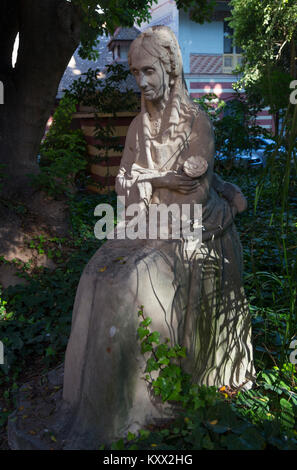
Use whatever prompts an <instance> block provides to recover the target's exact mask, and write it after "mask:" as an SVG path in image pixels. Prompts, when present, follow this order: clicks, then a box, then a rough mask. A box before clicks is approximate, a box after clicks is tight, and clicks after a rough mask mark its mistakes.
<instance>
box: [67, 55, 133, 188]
mask: <svg viewBox="0 0 297 470" xmlns="http://www.w3.org/2000/svg"><path fill="white" fill-rule="evenodd" d="M82 75H83V76H82V77H80V78H78V79H77V80H75V81H74V82H73V83H72V85H71V87H70V89H69V91H67V95H68V96H69V97H73V99H74V100H75V101H77V102H79V103H81V104H82V105H84V106H89V107H91V109H92V112H94V119H95V131H94V134H93V136H94V138H95V139H96V142H97V143H96V145H95V147H96V148H97V149H98V155H97V156H95V157H91V160H92V162H93V163H98V162H102V161H104V162H105V166H106V170H107V175H106V176H107V177H108V176H109V164H108V163H109V155H110V152H115V151H116V152H121V151H123V145H122V143H121V139H120V138H119V137H118V136H117V135H116V132H115V126H116V124H117V116H118V113H120V112H125V113H127V112H131V111H135V110H136V109H137V108H138V106H139V98H138V97H137V95H136V94H135V93H134V91H133V90H132V89H131V88H129V87H128V86H127V78H128V76H129V75H130V71H129V69H127V68H126V67H124V66H123V65H122V64H111V65H108V66H107V67H106V69H105V71H104V74H102V73H100V71H99V69H96V70H92V69H89V70H88V71H87V72H86V73H84V74H82ZM92 184H93V182H92Z"/></svg>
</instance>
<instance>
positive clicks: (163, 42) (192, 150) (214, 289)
mask: <svg viewBox="0 0 297 470" xmlns="http://www.w3.org/2000/svg"><path fill="white" fill-rule="evenodd" d="M129 64H130V68H131V71H132V73H133V75H134V77H135V79H136V81H137V84H138V85H139V87H140V89H141V112H140V114H139V115H138V116H137V117H136V118H135V119H134V120H133V121H132V123H131V125H130V127H129V130H128V135H127V138H126V144H125V149H124V153H123V157H122V161H121V165H120V170H119V173H118V176H117V179H116V191H117V193H118V195H119V196H125V202H126V205H127V206H128V205H130V204H132V203H133V204H136V205H138V207H139V208H140V210H141V211H142V213H144V214H147V211H148V208H149V207H150V206H152V205H153V204H156V205H160V204H166V206H167V207H168V206H169V205H171V204H177V205H178V206H179V207H182V205H183V204H187V205H190V207H192V206H194V204H201V205H202V225H203V227H202V243H200V245H199V247H198V248H196V249H194V250H192V251H189V252H187V251H186V250H185V249H184V243H185V240H184V239H183V238H182V237H180V238H175V239H170V240H164V239H162V238H160V237H159V238H157V239H153V240H152V239H150V238H149V237H146V238H143V239H135V240H131V239H124V240H121V239H114V240H108V241H107V242H106V243H104V244H103V246H102V247H101V248H100V249H99V250H98V251H97V253H96V254H95V255H94V256H93V258H92V259H91V260H90V262H89V263H88V265H87V266H86V268H85V270H84V272H83V274H82V277H81V280H80V283H79V287H78V290H77V294H76V300H75V306H74V312H73V319H72V330H71V336H70V340H69V343H68V347H67V352H66V360H65V375H64V389H63V399H64V402H65V405H67V406H68V408H69V410H70V411H69V421H68V424H67V426H68V437H67V440H66V448H67V446H68V448H76V449H84V448H98V446H99V445H100V444H102V443H110V442H112V441H114V440H116V439H117V438H119V437H121V436H123V435H125V434H126V433H127V432H128V431H131V432H135V431H137V430H138V429H139V428H143V427H144V426H145V425H147V424H149V423H156V422H160V421H161V422H162V421H164V420H166V419H169V418H171V417H172V416H173V414H174V410H173V408H172V407H171V406H169V405H164V404H162V403H161V402H160V400H159V399H158V398H156V397H154V396H153V394H152V392H151V390H150V387H149V386H148V385H147V383H146V382H145V380H144V379H143V377H144V372H145V359H144V357H143V355H142V354H141V352H140V345H139V342H138V341H137V333H136V331H137V328H138V326H139V325H138V323H139V319H138V317H137V311H138V310H139V306H140V305H143V306H144V311H145V313H146V315H147V316H149V317H151V318H152V325H151V326H152V330H154V331H159V332H160V333H161V338H163V339H165V338H169V339H170V341H171V343H172V344H174V343H179V344H181V345H183V346H186V348H187V358H186V359H185V360H184V364H183V367H184V369H185V370H186V371H188V372H190V373H191V374H192V377H193V381H194V382H196V383H198V384H206V385H215V386H217V387H220V386H223V385H229V386H231V387H237V386H240V385H243V386H246V387H249V386H250V385H251V379H252V377H253V374H254V368H253V354H252V346H251V339H250V334H251V331H250V318H249V309H248V304H247V300H246V298H245V294H244V290H243V287H242V283H241V276H242V253H241V245H240V241H239V237H238V234H237V232H236V228H235V225H234V216H235V214H236V213H237V212H240V211H242V210H244V209H245V207H246V202H245V199H244V197H243V195H242V193H241V192H240V189H239V188H237V187H236V186H235V185H232V184H230V183H226V182H224V181H223V180H222V179H220V178H219V177H218V176H217V175H215V174H214V172H213V164H214V136H213V130H212V125H211V122H210V120H209V119H208V117H207V115H206V114H205V113H204V112H203V111H202V110H200V109H199V108H198V107H197V106H196V105H195V104H194V103H193V102H192V101H191V99H190V97H189V95H188V92H187V90H186V86H185V82H184V79H183V70H182V59H181V53H180V49H179V45H178V43H177V40H176V38H175V36H174V34H173V32H172V31H171V30H170V29H169V28H168V27H165V26H155V27H153V28H149V29H147V30H146V31H145V32H143V33H142V34H141V35H140V36H139V37H138V38H137V39H135V41H134V42H133V43H132V45H131V47H130V51H129ZM132 219H133V218H132ZM130 221H131V220H130Z"/></svg>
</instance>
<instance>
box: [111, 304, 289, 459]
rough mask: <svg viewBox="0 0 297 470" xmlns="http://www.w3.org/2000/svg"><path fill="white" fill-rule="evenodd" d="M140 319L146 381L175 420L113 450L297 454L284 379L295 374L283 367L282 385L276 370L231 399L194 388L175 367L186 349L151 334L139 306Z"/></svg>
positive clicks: (223, 389) (131, 437) (212, 389)
mask: <svg viewBox="0 0 297 470" xmlns="http://www.w3.org/2000/svg"><path fill="white" fill-rule="evenodd" d="M138 316H139V317H141V318H142V321H141V323H140V326H139V328H138V336H139V339H140V341H141V351H142V353H143V354H146V353H149V357H148V359H147V366H146V372H148V374H146V377H145V379H146V380H147V381H148V382H149V383H150V384H151V385H152V388H153V390H154V392H155V394H156V395H161V397H162V401H163V402H164V401H171V402H173V404H174V405H175V409H176V414H178V418H177V419H175V420H171V421H170V422H169V423H168V425H166V426H163V428H162V427H161V428H160V429H158V427H157V426H155V427H154V426H151V427H150V429H147V430H141V431H140V432H139V434H138V435H136V434H134V433H129V434H128V436H127V439H126V442H125V441H124V440H123V439H121V440H120V441H118V442H115V443H114V444H113V445H112V447H111V448H112V449H119V450H124V449H129V450H136V449H138V450H142V449H152V448H154V449H162V450H167V449H168V450H169V449H179V450H183V449H187V450H192V449H208V450H218V449H227V450H251V449H252V450H263V449H296V448H297V440H296V438H295V437H296V436H295V435H296V433H297V431H296V429H294V428H295V416H296V414H297V393H296V391H294V392H293V391H292V390H290V387H289V386H288V384H287V381H286V377H285V376H286V374H288V372H289V374H290V372H291V373H292V372H293V374H295V370H294V367H292V365H289V366H287V367H285V366H284V367H283V369H282V371H281V372H282V373H283V380H281V379H280V378H279V375H278V368H276V367H275V368H274V370H272V371H263V372H262V373H261V374H260V377H259V379H258V380H257V386H256V388H255V389H253V390H248V391H240V390H239V391H237V393H234V396H233V399H230V396H231V397H232V394H230V392H229V393H226V392H228V389H227V387H221V388H220V389H219V390H217V389H216V388H215V387H206V386H204V385H202V386H198V385H196V384H193V383H192V382H191V377H190V376H189V375H188V374H185V373H184V372H183V371H182V367H181V365H182V364H177V359H178V358H179V357H180V358H184V357H185V350H184V348H181V347H179V346H178V345H175V346H169V344H168V341H165V342H163V343H160V334H159V333H158V332H151V331H150V328H149V325H150V324H151V319H150V318H149V317H145V315H144V312H143V306H142V307H141V308H140V310H139V312H138ZM181 360H182V359H181ZM290 366H291V367H290ZM154 372H158V375H157V377H156V378H153V377H152V373H154ZM287 379H288V378H287ZM284 380H285V381H284ZM296 389H297V387H296ZM178 405H180V406H178Z"/></svg>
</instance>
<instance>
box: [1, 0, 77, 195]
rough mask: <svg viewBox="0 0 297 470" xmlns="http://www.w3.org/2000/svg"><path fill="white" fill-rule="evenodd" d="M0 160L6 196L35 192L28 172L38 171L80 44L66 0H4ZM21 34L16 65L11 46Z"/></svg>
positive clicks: (2, 18) (73, 14) (71, 7)
mask: <svg viewBox="0 0 297 470" xmlns="http://www.w3.org/2000/svg"><path fill="white" fill-rule="evenodd" d="M0 18H1V19H0V31H1V32H0V80H1V81H2V82H3V85H4V104H2V105H0V163H1V164H4V165H5V166H4V168H3V170H4V173H5V176H7V179H5V183H4V185H3V186H4V188H3V189H4V191H3V193H4V195H8V196H9V195H10V196H11V195H26V194H30V193H31V192H32V188H31V185H30V178H29V177H28V174H36V173H37V172H38V164H37V154H38V149H39V145H40V141H41V139H42V137H43V133H44V130H45V125H46V122H47V119H48V117H49V116H50V113H51V110H52V108H53V105H54V102H55V97H56V93H57V89H58V86H59V82H60V80H61V77H62V75H63V73H64V71H65V69H66V67H67V64H68V62H69V60H70V58H71V56H72V54H73V52H74V51H75V49H76V47H77V46H78V44H79V40H80V26H81V18H80V15H79V11H78V10H77V9H75V7H74V6H73V5H72V4H71V3H69V2H67V1H66V0H42V2H41V1H40V0H14V1H12V0H1V6H0ZM17 32H19V50H18V58H17V62H16V65H15V68H12V65H11V56H12V50H13V44H14V40H15V37H16V34H17Z"/></svg>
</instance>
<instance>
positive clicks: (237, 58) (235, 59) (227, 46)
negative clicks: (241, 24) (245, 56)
mask: <svg viewBox="0 0 297 470" xmlns="http://www.w3.org/2000/svg"><path fill="white" fill-rule="evenodd" d="M241 53H242V49H241V48H240V47H237V46H234V45H233V29H232V28H231V27H230V26H229V24H228V23H227V22H226V21H224V55H223V73H232V71H233V70H234V69H235V67H236V66H237V65H240V64H241V61H242V56H241Z"/></svg>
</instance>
